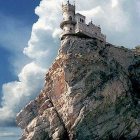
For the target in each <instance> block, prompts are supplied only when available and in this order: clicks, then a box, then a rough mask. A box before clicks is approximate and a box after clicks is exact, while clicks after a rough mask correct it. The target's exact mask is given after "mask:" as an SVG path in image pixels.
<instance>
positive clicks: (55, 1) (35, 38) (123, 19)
mask: <svg viewBox="0 0 140 140" xmlns="http://www.w3.org/2000/svg"><path fill="white" fill-rule="evenodd" d="M62 2H64V1H63V0H42V1H41V2H40V5H39V6H38V7H37V8H36V9H35V13H36V14H37V15H38V17H39V18H38V21H37V22H36V23H34V25H33V27H32V33H31V38H30V40H29V41H28V46H27V47H25V48H24V50H23V53H24V54H25V55H26V56H28V58H30V60H31V62H30V63H29V64H27V65H25V66H24V67H23V68H22V70H21V72H20V73H19V74H18V78H19V80H18V81H14V82H10V83H7V84H5V85H3V102H2V108H1V109H0V114H2V115H1V116H0V124H2V122H8V121H9V123H10V121H11V122H12V121H13V120H14V118H15V115H16V113H17V112H18V111H19V110H20V109H21V108H22V107H23V106H24V105H25V104H26V103H28V102H29V100H31V99H34V98H35V97H36V96H37V94H38V93H39V91H40V89H41V87H42V86H43V81H44V79H43V78H44V76H45V73H46V71H47V68H48V67H49V66H50V64H51V63H52V61H53V60H54V58H55V56H56V54H57V50H58V48H59V46H60V41H59V34H60V32H61V30H60V28H59V23H60V21H61V20H62V13H61V3H62ZM126 2H127V3H128V1H126V0H106V1H104V0H100V1H98V0H89V1H88V2H87V3H86V4H85V0H80V1H78V2H77V3H76V5H77V11H79V12H81V13H83V14H85V15H86V16H87V20H88V21H90V20H91V19H92V20H93V22H94V23H95V24H100V25H101V27H102V29H103V32H104V33H105V34H107V37H108V40H109V41H110V42H113V43H118V44H119V43H120V44H124V45H128V46H129V44H130V45H134V44H135V43H136V40H133V39H132V40H131V35H130V34H132V33H133V34H136V35H137V34H138V33H139V32H137V31H136V30H134V29H136V28H137V27H138V25H137V26H136V27H135V28H134V29H132V27H133V25H132V22H131V16H129V14H130V13H129V9H125V8H124V5H125V3H126ZM135 2H136V1H135ZM134 9H138V8H137V6H136V5H135V7H134ZM126 10H128V11H127V12H126ZM136 11H137V10H132V11H131V14H132V13H133V14H135V12H136ZM138 11H139V10H138ZM138 11H137V12H138ZM138 21H139V19H138ZM130 31H131V33H130ZM134 31H135V32H134ZM130 42H131V43H130ZM137 42H138V41H137ZM139 43H140V42H139ZM19 62H20V60H19Z"/></svg>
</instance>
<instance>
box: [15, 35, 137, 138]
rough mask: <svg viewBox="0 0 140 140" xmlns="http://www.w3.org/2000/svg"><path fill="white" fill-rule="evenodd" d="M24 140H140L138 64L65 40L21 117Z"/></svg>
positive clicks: (105, 48) (131, 57) (127, 53)
mask: <svg viewBox="0 0 140 140" xmlns="http://www.w3.org/2000/svg"><path fill="white" fill-rule="evenodd" d="M17 123H18V125H19V126H20V127H21V128H22V129H24V132H23V135H22V138H21V140H102V139H103V140H112V139H117V140H121V139H122V140H123V139H126V140H127V139H128V140H134V139H135V140H136V139H140V58H139V54H135V53H134V52H133V51H131V50H128V49H125V48H117V47H115V46H113V45H111V44H108V45H106V44H104V43H103V42H100V41H99V40H96V39H85V38H79V37H67V38H65V39H64V40H63V41H62V42H61V48H60V50H59V54H58V56H57V57H56V59H55V62H54V63H53V64H52V66H51V68H50V69H49V71H48V73H47V74H46V79H45V86H44V89H43V90H42V91H41V93H40V94H39V96H38V97H36V99H35V100H33V101H31V102H30V103H29V104H28V105H27V106H26V107H25V108H24V109H23V110H21V112H20V113H19V114H18V115H17Z"/></svg>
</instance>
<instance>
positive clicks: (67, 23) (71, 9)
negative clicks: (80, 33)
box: [60, 1, 76, 36]
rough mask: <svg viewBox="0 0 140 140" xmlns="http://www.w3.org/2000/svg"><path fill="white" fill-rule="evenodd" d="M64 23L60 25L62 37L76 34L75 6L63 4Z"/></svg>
mask: <svg viewBox="0 0 140 140" xmlns="http://www.w3.org/2000/svg"><path fill="white" fill-rule="evenodd" d="M62 12H63V21H62V22H61V24H60V27H61V29H62V30H63V33H62V35H61V36H63V35H66V34H72V33H74V32H75V24H76V22H75V5H72V4H70V3H69V1H67V3H66V4H64V5H63V4H62Z"/></svg>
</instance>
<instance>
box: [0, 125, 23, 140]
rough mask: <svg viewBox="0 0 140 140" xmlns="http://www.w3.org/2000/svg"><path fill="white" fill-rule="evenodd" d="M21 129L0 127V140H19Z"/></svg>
mask: <svg viewBox="0 0 140 140" xmlns="http://www.w3.org/2000/svg"><path fill="white" fill-rule="evenodd" d="M20 136H21V130H20V129H19V128H17V127H0V140H19V138H20Z"/></svg>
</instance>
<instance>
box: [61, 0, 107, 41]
mask: <svg viewBox="0 0 140 140" xmlns="http://www.w3.org/2000/svg"><path fill="white" fill-rule="evenodd" d="M62 11H63V21H62V22H61V24H60V27H61V29H62V30H63V32H62V34H61V35H60V39H61V40H63V39H64V38H65V36H67V35H77V36H81V37H88V38H97V39H99V40H100V41H102V42H106V36H105V35H104V34H102V33H101V28H100V26H96V25H94V24H93V23H92V21H91V22H89V23H88V24H86V21H85V20H86V17H85V16H84V15H81V14H79V13H75V4H74V5H72V4H70V3H69V1H67V3H66V4H64V5H63V4H62Z"/></svg>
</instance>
